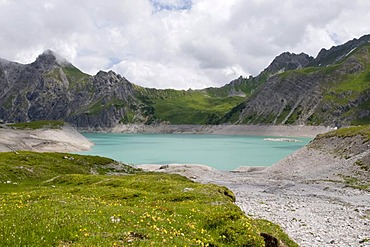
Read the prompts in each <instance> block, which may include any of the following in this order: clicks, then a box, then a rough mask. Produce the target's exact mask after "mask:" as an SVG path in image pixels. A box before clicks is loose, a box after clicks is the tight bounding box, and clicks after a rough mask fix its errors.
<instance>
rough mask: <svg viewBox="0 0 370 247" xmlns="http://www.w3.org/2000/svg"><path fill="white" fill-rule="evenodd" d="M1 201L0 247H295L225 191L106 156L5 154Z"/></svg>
mask: <svg viewBox="0 0 370 247" xmlns="http://www.w3.org/2000/svg"><path fill="white" fill-rule="evenodd" d="M0 198H1V199H0V216H1V217H0V225H1V231H0V246H265V240H264V238H266V236H267V239H270V240H269V241H271V239H274V237H276V238H277V239H280V240H279V241H281V242H282V243H284V244H285V246H297V245H296V244H295V243H294V242H292V241H291V240H290V239H289V238H288V237H287V236H286V235H285V234H284V233H283V232H282V231H281V229H280V228H279V227H278V226H276V225H274V224H272V223H270V222H268V221H264V220H253V219H251V218H248V217H246V216H245V215H244V214H243V212H242V211H241V209H240V208H238V207H237V206H236V205H235V204H234V200H235V197H234V195H233V193H232V192H231V191H229V190H228V189H227V188H226V187H220V186H216V185H211V184H199V183H195V182H192V181H191V180H188V179H186V178H184V177H182V176H179V175H169V174H162V173H159V174H157V173H144V172H142V171H141V170H138V169H135V168H133V167H131V166H127V165H124V164H121V163H118V162H115V161H113V160H111V159H108V158H102V157H95V156H81V155H72V154H56V153H42V154H41V153H33V152H18V153H14V152H12V153H1V154H0ZM261 233H263V234H262V235H263V236H264V237H261Z"/></svg>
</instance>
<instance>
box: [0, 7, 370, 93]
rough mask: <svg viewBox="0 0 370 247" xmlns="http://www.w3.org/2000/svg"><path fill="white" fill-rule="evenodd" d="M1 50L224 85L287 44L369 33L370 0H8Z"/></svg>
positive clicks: (164, 80)
mask: <svg viewBox="0 0 370 247" xmlns="http://www.w3.org/2000/svg"><path fill="white" fill-rule="evenodd" d="M0 6H1V8H0V16H1V18H0V30H2V35H1V36H0V57H2V58H5V59H9V60H15V61H18V62H22V63H29V62H32V61H34V60H35V58H36V57H37V55H39V54H40V53H42V52H43V51H44V50H46V49H52V50H54V51H55V52H57V53H59V54H60V55H61V56H63V57H65V58H66V59H67V60H69V61H70V62H72V63H73V64H75V65H76V66H77V67H79V68H80V69H81V70H83V71H85V72H87V73H90V74H95V73H97V71H98V70H100V69H103V70H109V69H112V70H114V71H116V72H117V73H120V74H122V76H125V77H127V78H128V79H130V80H131V81H132V82H134V83H137V84H140V85H144V86H148V87H158V88H167V87H171V88H183V89H187V88H202V87H206V86H221V85H223V84H225V83H228V82H229V81H231V80H233V79H235V78H237V77H239V76H240V75H243V76H247V75H249V73H251V74H253V75H257V74H258V73H259V72H260V71H262V70H263V69H264V68H265V67H267V66H268V65H269V64H270V63H271V61H272V59H273V58H274V57H276V56H277V55H279V54H280V53H282V52H284V51H291V52H296V53H300V52H306V53H308V54H310V55H312V56H316V54H317V53H318V52H319V50H320V49H321V48H322V47H325V48H330V47H331V46H333V45H337V44H341V43H344V42H346V41H347V40H349V39H353V38H355V37H356V38H358V37H360V36H362V35H364V34H368V33H370V26H369V25H368V23H370V12H369V11H368V10H369V9H370V2H369V1H365V0H353V1H347V0H327V1H321V0H312V1H305V0H286V1H280V2H279V3H277V2H276V1H275V0H250V1H249V0H248V1H244V0H227V1H226V0H136V1H132V0H110V1H97V0H81V1H72V0H53V1H49V0H34V1H32V2H31V1H27V0H18V1H7V0H0Z"/></svg>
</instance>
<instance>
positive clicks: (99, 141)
mask: <svg viewBox="0 0 370 247" xmlns="http://www.w3.org/2000/svg"><path fill="white" fill-rule="evenodd" d="M83 135H84V136H86V137H87V138H88V139H90V140H91V141H92V142H94V143H95V146H94V147H93V148H92V149H91V150H90V151H86V152H82V153H81V154H88V155H99V156H105V157H110V158H113V159H115V160H119V161H122V162H124V163H127V164H134V165H139V164H170V163H180V164H203V165H208V166H211V167H214V168H216V169H219V170H234V169H236V168H238V167H240V166H270V165H272V164H274V163H276V162H277V161H279V160H281V159H282V158H284V157H286V156H288V155H289V154H291V153H293V152H294V151H295V150H297V149H299V148H301V147H303V146H304V145H306V144H307V143H308V142H309V141H310V140H311V138H294V139H296V140H300V141H302V142H274V141H266V140H264V139H265V138H272V137H266V136H263V137H262V136H227V135H199V134H198V135H194V134H122V133H83ZM279 138H280V137H279Z"/></svg>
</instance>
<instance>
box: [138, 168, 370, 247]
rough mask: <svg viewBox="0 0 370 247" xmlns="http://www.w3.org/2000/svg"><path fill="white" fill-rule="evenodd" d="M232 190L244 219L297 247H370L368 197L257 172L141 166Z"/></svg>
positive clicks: (328, 184)
mask: <svg viewBox="0 0 370 247" xmlns="http://www.w3.org/2000/svg"><path fill="white" fill-rule="evenodd" d="M143 167H144V168H145V169H148V170H156V171H162V172H169V173H179V174H182V175H185V176H187V177H189V178H191V179H193V180H195V181H198V182H203V183H215V184H219V185H224V186H227V187H228V188H230V189H231V190H232V191H233V192H234V193H235V195H236V197H237V202H236V203H237V204H238V205H239V206H240V207H241V208H242V209H243V210H244V211H245V213H246V214H248V215H250V216H252V217H256V218H264V219H267V220H270V221H272V222H275V223H277V224H279V225H281V226H282V228H283V229H284V230H285V231H286V232H287V233H288V234H289V236H291V238H292V239H294V240H295V241H296V242H297V243H298V244H299V245H300V246H305V247H317V246H335V247H342V246H343V247H344V246H359V247H365V246H370V193H369V192H366V191H361V190H357V189H352V188H349V187H345V186H344V185H343V184H338V183H333V182H323V181H316V182H314V181H312V180H311V181H310V182H308V181H293V180H288V179H276V178H272V177H271V176H270V174H268V173H267V172H264V171H261V170H260V169H255V170H253V169H249V170H245V171H242V172H225V171H223V172H222V171H217V170H215V169H213V168H210V167H207V166H197V165H169V166H168V167H167V166H162V167H161V168H162V169H159V168H160V166H155V165H154V166H153V165H152V166H143Z"/></svg>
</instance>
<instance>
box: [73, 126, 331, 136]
mask: <svg viewBox="0 0 370 247" xmlns="http://www.w3.org/2000/svg"><path fill="white" fill-rule="evenodd" d="M331 130H333V128H331V127H327V126H302V125H291V126H286V125H169V124H158V125H144V124H119V125H117V126H116V127H114V128H105V129H93V128H78V131H80V132H112V133H158V134H218V135H249V136H283V137H315V136H316V135H318V134H322V133H325V132H328V131H331Z"/></svg>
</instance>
